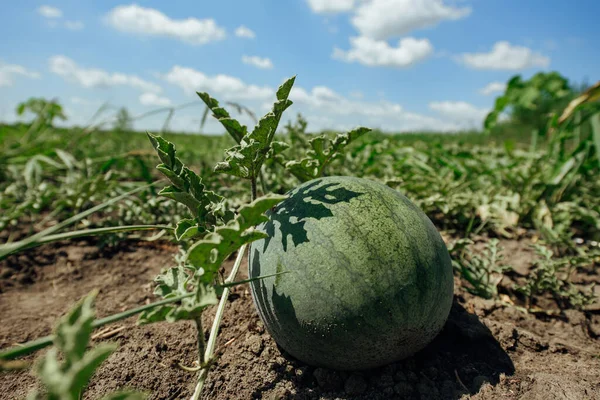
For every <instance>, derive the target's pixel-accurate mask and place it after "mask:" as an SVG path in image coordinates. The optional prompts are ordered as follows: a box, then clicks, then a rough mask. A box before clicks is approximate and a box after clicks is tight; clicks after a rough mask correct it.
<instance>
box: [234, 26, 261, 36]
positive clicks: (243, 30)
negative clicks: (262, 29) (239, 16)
mask: <svg viewBox="0 0 600 400" xmlns="http://www.w3.org/2000/svg"><path fill="white" fill-rule="evenodd" d="M235 36H237V37H241V38H246V39H254V38H255V37H256V34H255V33H254V31H253V30H252V29H250V28H247V27H245V26H244V25H240V26H238V27H237V28H236V30H235Z"/></svg>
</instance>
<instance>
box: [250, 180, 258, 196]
mask: <svg viewBox="0 0 600 400" xmlns="http://www.w3.org/2000/svg"><path fill="white" fill-rule="evenodd" d="M250 185H251V187H252V201H254V200H256V197H257V195H256V178H252V179H251V180H250Z"/></svg>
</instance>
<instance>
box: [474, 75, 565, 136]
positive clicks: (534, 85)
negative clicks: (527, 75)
mask: <svg viewBox="0 0 600 400" xmlns="http://www.w3.org/2000/svg"><path fill="white" fill-rule="evenodd" d="M572 96H573V91H572V90H571V88H570V87H569V82H568V81H567V79H566V78H564V77H563V76H562V75H560V74H559V73H558V72H548V73H546V72H538V73H537V74H535V75H534V76H533V77H532V78H531V79H529V80H523V79H522V78H521V76H520V75H517V76H514V77H513V78H511V79H510V80H509V81H508V84H507V86H506V90H505V92H504V94H503V95H502V96H500V97H498V98H497V99H496V102H495V105H494V109H493V110H492V111H491V112H490V113H489V114H488V115H487V117H486V118H485V121H484V128H485V129H486V130H488V131H489V130H490V129H491V128H493V127H494V126H495V125H496V123H497V121H498V118H499V116H500V114H501V113H502V112H503V111H504V110H506V109H507V108H510V109H511V118H513V119H514V120H516V121H518V122H519V123H521V124H524V125H528V126H531V127H533V128H537V129H540V128H542V127H544V126H545V125H546V124H547V123H548V121H549V119H550V117H551V114H552V113H555V112H558V111H559V110H561V109H562V108H564V106H565V105H566V103H567V102H568V101H569V100H570V99H571V98H572Z"/></svg>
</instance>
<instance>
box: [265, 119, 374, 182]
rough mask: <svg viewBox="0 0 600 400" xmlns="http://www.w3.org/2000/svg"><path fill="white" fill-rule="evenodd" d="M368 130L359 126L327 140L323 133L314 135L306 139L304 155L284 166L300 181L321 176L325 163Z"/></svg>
mask: <svg viewBox="0 0 600 400" xmlns="http://www.w3.org/2000/svg"><path fill="white" fill-rule="evenodd" d="M370 131H371V129H369V128H363V127H361V128H357V129H354V130H352V131H350V132H348V133H344V134H339V135H337V136H336V137H335V138H334V139H333V140H329V139H328V138H327V137H326V136H325V135H322V136H318V137H315V138H313V139H311V140H309V141H308V143H309V145H310V150H308V151H307V152H306V157H305V158H303V159H301V160H300V161H288V162H286V163H285V168H286V169H287V170H288V171H290V173H292V174H293V175H294V176H295V177H296V178H298V179H299V180H300V182H306V181H309V180H311V179H315V178H318V177H321V176H323V174H324V172H325V168H326V167H327V165H328V164H330V163H331V162H332V161H333V160H335V159H339V158H340V157H341V156H342V154H343V153H342V151H343V150H344V148H345V147H346V146H348V145H349V144H350V143H352V142H353V141H355V140H356V139H358V138H360V137H361V136H363V135H364V134H365V133H368V132H370ZM283 147H284V146H282V145H281V144H278V148H276V150H275V151H276V152H277V153H280V152H281V151H282V150H283Z"/></svg>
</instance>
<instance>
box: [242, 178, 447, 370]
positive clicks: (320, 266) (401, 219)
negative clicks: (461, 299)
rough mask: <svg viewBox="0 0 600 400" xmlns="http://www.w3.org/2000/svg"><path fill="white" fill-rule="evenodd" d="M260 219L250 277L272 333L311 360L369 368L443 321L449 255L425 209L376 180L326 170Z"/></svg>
mask: <svg viewBox="0 0 600 400" xmlns="http://www.w3.org/2000/svg"><path fill="white" fill-rule="evenodd" d="M268 215H269V221H268V222H266V223H264V224H262V225H261V226H259V227H258V229H259V230H262V231H264V232H266V233H267V234H268V235H269V237H268V238H266V239H262V240H259V241H256V242H254V243H252V245H251V258H250V271H249V275H250V277H258V276H261V275H269V274H274V273H276V272H282V271H288V272H289V273H285V274H281V275H277V276H276V277H270V278H266V279H262V280H258V281H254V282H252V284H251V288H252V295H253V299H254V302H255V305H256V307H257V310H258V312H259V315H260V317H261V319H262V320H263V322H264V323H265V326H266V328H267V330H268V331H269V333H270V334H271V335H272V336H273V338H274V339H275V341H276V342H277V343H278V344H279V345H280V346H281V347H282V348H284V349H285V350H286V351H287V352H289V353H290V354H291V355H293V356H294V357H296V358H298V359H299V360H301V361H304V362H306V363H307V364H310V365H315V366H324V367H329V368H334V369H345V370H355V369H366V368H372V367H376V366H380V365H384V364H387V363H390V362H392V361H396V360H399V359H402V358H405V357H407V356H409V355H411V354H413V353H415V352H416V351H418V350H420V349H422V348H423V347H425V346H426V345H427V344H428V343H429V342H430V341H431V340H432V339H433V338H434V337H435V336H436V335H437V334H438V333H439V332H440V330H441V329H442V327H443V325H444V323H445V321H446V319H447V317H448V314H449V312H450V307H451V305H452V294H453V277H452V266H451V261H450V256H449V254H448V250H447V249H446V245H445V244H444V242H443V241H442V238H441V236H440V234H439V233H438V232H437V230H436V228H435V227H434V225H433V224H432V223H431V221H430V220H429V218H427V216H426V215H425V214H424V213H423V212H422V211H421V210H420V209H419V208H418V207H416V206H415V205H414V204H413V203H412V202H410V201H409V200H408V199H407V198H406V197H405V196H403V195H402V194H400V193H399V192H397V191H395V190H393V189H391V188H389V187H387V186H385V185H383V184H381V183H377V182H374V181H370V180H367V179H362V178H354V177H327V178H320V179H316V180H313V181H310V182H306V183H304V184H303V185H301V186H299V187H298V188H296V189H294V190H293V191H291V192H290V193H289V197H288V198H287V199H286V200H285V201H283V202H282V203H280V204H279V205H278V206H277V207H276V208H275V209H274V211H273V212H271V213H270V214H268Z"/></svg>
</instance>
